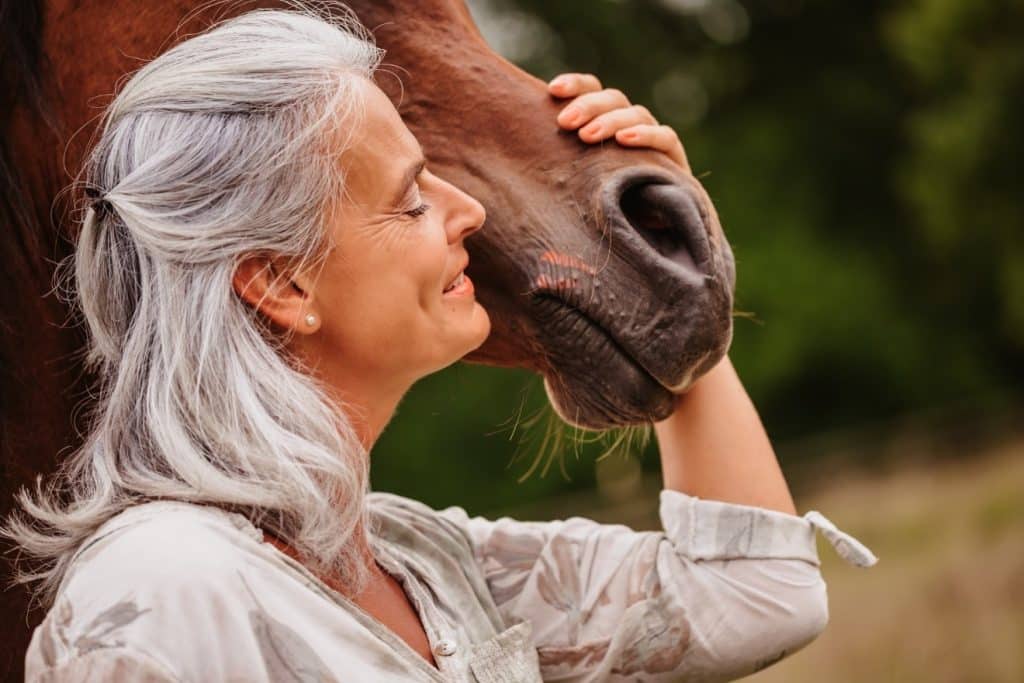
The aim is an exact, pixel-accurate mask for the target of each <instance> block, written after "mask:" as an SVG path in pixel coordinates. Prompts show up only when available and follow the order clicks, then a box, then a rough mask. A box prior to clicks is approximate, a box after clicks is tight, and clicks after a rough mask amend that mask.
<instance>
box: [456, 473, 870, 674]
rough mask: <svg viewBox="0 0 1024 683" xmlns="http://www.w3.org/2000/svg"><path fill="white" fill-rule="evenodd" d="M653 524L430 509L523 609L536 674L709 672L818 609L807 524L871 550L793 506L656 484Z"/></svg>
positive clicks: (859, 560)
mask: <svg viewBox="0 0 1024 683" xmlns="http://www.w3.org/2000/svg"><path fill="white" fill-rule="evenodd" d="M659 502H660V507H659V514H660V517H661V523H662V529H663V530H662V531H634V530H633V529H631V528H629V527H627V526H624V525H618V524H599V523H597V522H595V521H593V520H589V519H585V518H582V517H571V518H569V519H566V520H556V521H550V522H527V521H519V520H514V519H511V518H508V517H502V518H500V519H495V520H491V519H487V518H484V517H473V518H470V517H469V516H468V515H467V514H466V513H465V511H464V510H463V509H462V508H459V507H451V508H447V509H446V510H443V511H441V514H442V515H444V516H445V517H447V518H448V519H450V520H452V521H454V522H456V523H457V524H459V525H460V526H462V527H463V529H464V530H465V533H466V534H467V536H468V537H469V538H470V540H471V543H472V545H473V552H474V555H475V557H476V559H477V561H478V562H479V563H480V565H481V567H482V568H483V571H484V575H485V578H486V580H487V584H488V587H489V589H490V591H491V593H492V595H493V596H494V599H495V602H496V604H497V605H498V608H499V610H500V611H501V613H502V616H503V617H504V618H505V619H506V620H508V621H510V622H516V621H530V622H531V623H532V625H533V637H534V644H535V645H536V647H537V651H538V655H539V660H540V664H541V673H542V676H543V678H544V680H551V681H556V680H557V681H581V682H582V681H609V680H612V681H614V680H640V679H642V680H644V681H679V680H687V681H722V680H732V679H735V678H738V677H740V676H744V675H747V674H750V673H752V672H754V671H757V670H759V669H762V668H764V667H765V666H768V665H769V664H772V663H774V662H776V661H778V660H780V659H782V658H783V657H785V656H787V655H789V654H792V653H793V652H795V651H796V650H798V649H800V648H801V647H803V646H804V645H806V644H807V643H809V642H810V641H811V640H813V639H814V638H815V637H816V636H817V635H818V634H819V633H821V631H822V630H823V629H824V627H825V625H826V623H827V621H828V603H827V596H826V590H825V583H824V581H823V580H822V577H821V574H820V571H819V561H818V555H817V549H816V545H815V530H820V531H822V532H823V534H824V535H825V536H826V538H827V539H828V540H829V541H830V542H831V543H832V545H833V546H834V547H835V548H836V550H837V551H838V552H839V553H840V554H841V555H842V556H843V557H844V558H845V559H847V560H848V561H850V562H852V563H854V564H860V565H865V566H866V565H870V564H873V563H874V561H875V558H874V556H873V555H872V554H871V552H870V551H869V550H868V549H867V548H865V547H864V546H863V545H861V544H860V543H858V542H857V541H856V540H855V539H853V538H852V537H850V536H849V535H847V534H844V533H843V532H841V531H839V530H838V529H837V528H836V527H835V526H834V525H832V524H831V522H829V521H828V520H827V519H826V518H825V517H824V516H822V515H821V514H820V513H817V512H812V513H808V514H807V515H805V516H803V517H798V516H795V515H788V514H785V513H781V512H776V511H772V510H766V509H762V508H756V507H750V506H746V505H736V504H729V503H722V502H717V501H710V500H702V499H698V498H695V497H693V496H689V495H686V494H684V493H681V492H678V491H672V490H668V489H665V490H663V491H662V492H661V494H660V501H659Z"/></svg>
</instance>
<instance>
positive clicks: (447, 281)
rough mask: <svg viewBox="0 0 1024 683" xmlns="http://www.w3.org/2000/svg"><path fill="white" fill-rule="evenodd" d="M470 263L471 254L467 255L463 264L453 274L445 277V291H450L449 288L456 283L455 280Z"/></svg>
mask: <svg viewBox="0 0 1024 683" xmlns="http://www.w3.org/2000/svg"><path fill="white" fill-rule="evenodd" d="M468 265H469V256H468V255H467V256H466V258H464V259H463V260H462V265H460V266H459V267H458V268H457V269H456V270H455V271H454V272H453V273H452V274H451V275H449V276H448V278H447V279H445V286H444V289H443V290H442V291H443V292H444V291H448V289H450V288H451V286H452V285H454V284H456V283H455V280H456V279H457V278H458V277H459V276H460V275H461V274H462V271H464V270H466V266H468Z"/></svg>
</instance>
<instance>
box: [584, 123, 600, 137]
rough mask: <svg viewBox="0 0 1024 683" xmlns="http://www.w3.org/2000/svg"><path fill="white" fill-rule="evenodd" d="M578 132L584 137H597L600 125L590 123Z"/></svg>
mask: <svg viewBox="0 0 1024 683" xmlns="http://www.w3.org/2000/svg"><path fill="white" fill-rule="evenodd" d="M580 132H581V133H584V134H586V135H597V134H598V133H600V132H601V125H600V124H594V123H591V124H589V125H586V126H583V128H582V130H580Z"/></svg>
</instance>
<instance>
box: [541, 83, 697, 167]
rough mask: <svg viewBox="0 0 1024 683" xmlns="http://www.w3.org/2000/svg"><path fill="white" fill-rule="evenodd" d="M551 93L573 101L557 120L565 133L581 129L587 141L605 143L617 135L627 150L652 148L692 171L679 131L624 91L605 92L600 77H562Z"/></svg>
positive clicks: (609, 90)
mask: <svg viewBox="0 0 1024 683" xmlns="http://www.w3.org/2000/svg"><path fill="white" fill-rule="evenodd" d="M548 92H549V93H551V94H552V95H554V96H555V97H571V98H573V99H572V100H570V101H569V102H568V103H567V104H566V106H565V108H564V109H562V111H561V112H559V114H558V118H557V121H558V125H559V126H561V127H562V128H564V129H565V130H575V129H577V128H579V129H580V131H579V136H580V140H582V141H583V142H587V143H594V142H601V141H602V140H607V139H608V138H610V137H612V136H614V137H615V141H616V142H618V143H619V144H620V145H623V146H624V147H650V148H651V149H656V150H658V151H659V152H664V153H665V154H667V155H668V156H669V157H670V158H671V159H672V160H673V161H675V162H676V163H677V164H679V165H680V166H682V167H683V168H685V169H687V170H689V169H690V164H689V162H688V161H687V160H686V152H685V151H684V150H683V143H682V142H680V141H679V136H678V135H677V134H676V132H675V130H673V129H672V128H671V127H669V126H666V125H661V124H659V123H658V122H657V120H656V119H655V118H654V116H653V115H651V112H650V111H649V110H648V109H647V107H645V106H643V105H642V104H630V102H629V99H628V98H627V97H626V96H625V95H624V94H623V93H622V91H621V90H616V89H615V88H603V89H602V87H601V81H599V80H598V79H597V76H595V75H593V74H578V73H565V74H560V75H558V76H556V77H555V78H553V79H551V82H550V83H548ZM581 126H582V128H581Z"/></svg>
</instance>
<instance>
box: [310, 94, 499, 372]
mask: <svg viewBox="0 0 1024 683" xmlns="http://www.w3.org/2000/svg"><path fill="white" fill-rule="evenodd" d="M362 87H363V88H364V91H365V95H366V116H365V118H364V120H363V123H362V126H361V129H360V130H358V131H355V135H354V140H356V144H355V145H354V146H353V147H352V148H351V149H350V151H349V152H348V153H347V154H346V155H345V160H344V163H345V164H346V186H347V188H348V189H347V196H346V197H344V198H342V199H341V201H340V202H339V207H338V208H337V210H336V212H335V215H334V216H332V230H333V233H334V234H333V237H334V244H335V245H336V248H335V249H333V250H332V251H331V252H330V254H329V256H328V258H327V261H326V264H325V265H324V267H323V269H322V270H321V271H320V273H319V275H318V276H316V280H315V284H314V285H313V287H312V291H311V292H309V294H310V295H311V296H312V301H311V302H310V303H311V306H310V308H309V310H310V311H311V312H314V313H315V314H316V315H317V317H318V319H319V323H318V329H317V330H316V332H315V333H313V334H310V335H306V336H305V337H304V343H305V345H306V346H307V347H308V346H309V344H310V343H315V345H316V347H317V353H318V355H319V356H320V357H319V358H317V359H315V360H316V361H317V362H318V364H319V365H321V366H322V367H321V370H323V371H327V372H329V373H331V375H332V376H331V380H333V381H332V383H333V384H335V385H336V386H341V387H351V388H353V389H355V390H356V391H359V390H360V387H366V386H375V387H377V388H378V389H380V388H385V387H395V388H396V389H397V390H402V387H403V386H404V387H407V386H408V385H409V384H411V383H412V382H415V381H416V380H417V379H419V378H420V377H423V376H424V375H427V374H429V373H431V372H434V371H436V370H439V369H441V368H443V367H446V366H448V365H450V364H452V363H454V362H455V361H457V360H458V359H459V358H461V357H462V356H464V355H466V354H467V353H469V352H470V351H472V350H473V349H476V348H477V347H478V346H480V345H481V344H482V343H483V341H484V340H485V339H486V338H487V335H488V334H489V332H490V329H491V323H490V319H489V317H488V315H487V312H486V311H485V310H484V309H483V307H482V306H480V304H479V303H477V301H476V297H475V295H474V292H473V286H472V283H471V282H470V281H469V279H468V278H465V279H464V281H463V283H462V285H460V286H458V287H456V288H455V289H454V290H452V291H449V292H445V291H443V290H444V289H445V287H446V286H448V285H449V284H450V283H451V282H452V281H453V279H454V278H455V277H456V275H457V274H459V273H460V272H461V271H462V270H463V269H464V268H465V267H466V264H467V262H468V260H469V255H468V253H467V252H466V248H465V244H464V241H465V239H466V237H468V236H469V235H470V234H472V233H474V232H476V231H477V230H479V229H480V228H481V227H482V225H483V223H484V218H485V215H486V214H485V211H484V208H483V206H482V205H481V204H480V202H478V201H476V200H475V199H473V198H472V197H470V196H469V195H467V194H466V193H465V192H463V191H461V190H460V189H458V188H457V187H455V186H454V185H452V184H450V183H448V182H446V181H444V180H442V179H441V178H438V177H437V176H435V175H433V174H432V173H431V172H430V170H429V169H427V168H425V167H424V158H423V152H422V150H421V149H420V145H419V143H418V142H417V141H416V138H415V137H413V135H412V133H411V132H409V129H408V128H406V126H405V124H404V123H403V122H402V119H401V117H400V116H399V114H398V112H397V111H396V110H395V108H394V106H393V105H392V104H391V101H390V100H389V99H388V97H387V96H386V95H385V94H384V93H383V92H382V91H381V90H380V89H379V88H378V87H377V86H376V85H374V84H373V83H372V82H370V81H365V82H363V85H362ZM368 383H369V384H368Z"/></svg>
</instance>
